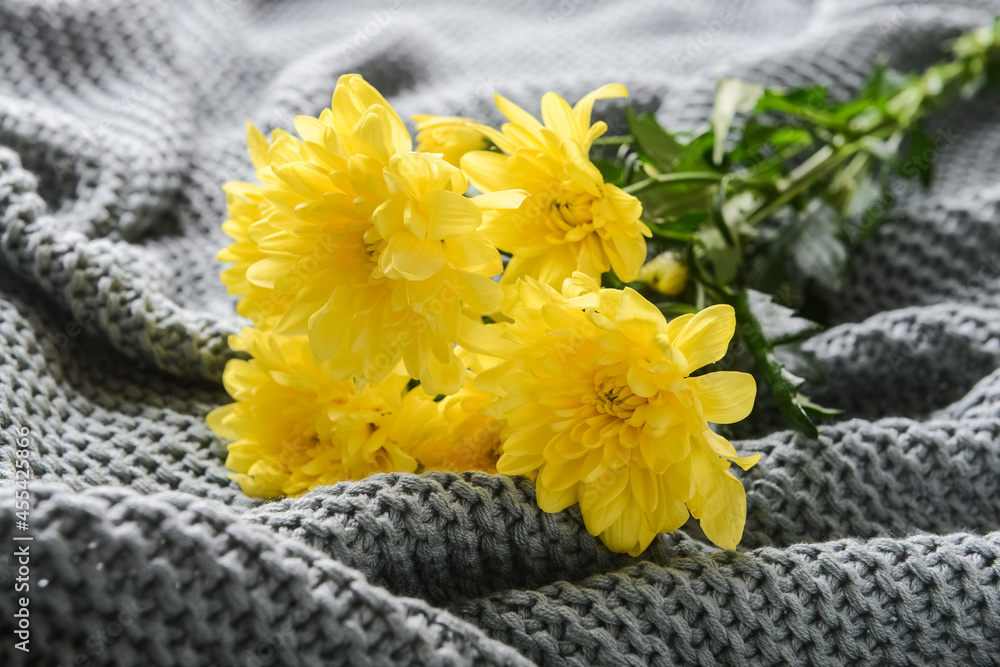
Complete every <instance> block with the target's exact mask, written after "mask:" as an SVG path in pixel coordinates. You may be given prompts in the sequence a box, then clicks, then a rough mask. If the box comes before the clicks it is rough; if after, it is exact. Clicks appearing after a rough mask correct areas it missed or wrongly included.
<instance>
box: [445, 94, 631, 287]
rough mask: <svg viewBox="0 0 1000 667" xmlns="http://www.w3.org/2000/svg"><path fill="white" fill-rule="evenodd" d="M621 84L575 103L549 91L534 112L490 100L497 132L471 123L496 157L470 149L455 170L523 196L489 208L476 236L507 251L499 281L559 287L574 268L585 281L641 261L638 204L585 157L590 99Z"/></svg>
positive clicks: (626, 274) (593, 133) (594, 131)
mask: <svg viewBox="0 0 1000 667" xmlns="http://www.w3.org/2000/svg"><path fill="white" fill-rule="evenodd" d="M627 95H628V91H627V90H626V89H625V87H624V86H621V85H618V84H608V85H606V86H602V87H601V88H599V89H597V90H595V91H594V92H592V93H590V94H588V95H586V96H585V97H584V98H583V99H582V100H580V101H579V102H578V103H577V105H576V106H575V107H572V108H571V107H570V106H569V104H568V103H567V102H566V101H565V100H564V99H563V98H561V97H559V96H558V95H556V94H555V93H547V94H546V95H545V96H544V97H543V98H542V118H543V119H544V121H545V123H544V124H542V123H540V122H538V120H536V119H535V118H534V117H533V116H532V115H531V114H529V113H528V112H526V111H524V110H523V109H521V108H520V107H518V106H516V105H514V104H513V103H511V102H510V101H509V100H507V99H505V98H503V97H501V96H500V95H497V96H496V103H497V106H498V107H499V108H500V111H501V112H502V113H503V114H504V115H505V116H506V117H507V118H508V119H509V120H510V122H509V123H507V124H505V125H504V126H503V128H502V131H497V130H495V129H493V128H490V127H486V126H483V125H480V126H478V128H479V130H480V132H482V133H483V134H484V135H485V136H486V138H488V139H489V140H490V141H492V142H493V143H494V144H496V145H497V147H498V148H500V150H502V151H503V154H501V153H496V152H492V151H473V152H470V153H466V154H465V155H464V156H463V157H462V169H463V170H464V171H465V173H466V174H468V176H469V180H471V181H472V184H473V185H474V186H476V188H478V189H479V190H480V191H481V192H495V191H499V190H504V189H507V188H519V189H522V190H525V191H527V192H528V195H529V196H528V198H527V199H526V200H525V201H524V203H523V204H522V205H521V206H520V207H519V208H518V209H517V210H508V211H500V212H497V213H494V214H490V215H489V216H488V217H487V219H486V222H485V224H484V225H483V230H482V231H483V234H484V235H485V236H486V237H487V238H488V239H489V240H490V241H492V242H493V243H494V244H495V245H496V246H497V247H498V248H500V250H502V251H504V252H507V253H509V254H510V255H511V256H512V259H511V261H510V263H509V264H508V265H507V268H506V270H505V272H504V277H503V283H504V284H508V285H513V284H515V283H516V281H517V280H518V279H519V278H524V277H527V276H530V277H532V278H536V279H537V280H540V281H541V282H543V283H546V284H548V285H551V286H553V287H556V288H559V287H561V286H562V282H563V280H565V279H566V278H569V277H570V276H571V275H572V274H573V273H574V272H575V271H580V272H583V273H585V274H587V275H588V276H591V277H592V278H598V277H599V276H600V275H601V273H603V272H605V271H607V270H608V269H609V268H613V269H614V271H615V273H616V274H617V275H618V277H619V278H621V279H622V280H625V281H630V280H634V279H635V277H636V274H637V273H638V272H639V267H640V266H642V263H643V262H644V261H645V260H646V240H645V237H648V236H650V235H651V233H650V231H649V228H648V227H647V226H646V225H645V224H644V223H643V222H642V221H641V220H640V219H639V217H640V215H641V214H642V206H641V204H640V203H639V200H638V199H636V198H635V197H633V196H632V195H630V194H628V193H626V192H624V191H623V190H622V189H621V188H618V187H616V186H614V185H612V184H610V183H605V182H604V179H603V177H602V176H601V172H600V171H599V170H598V169H597V167H595V166H594V164H593V163H592V162H591V161H590V159H589V157H588V154H589V152H590V145H591V143H592V142H593V141H594V139H596V138H597V137H599V136H601V135H602V134H604V132H605V131H607V125H606V124H605V123H603V122H598V123H595V124H593V125H591V124H590V115H591V110H592V109H593V107H594V102H595V101H597V100H599V99H605V98H611V97H624V96H627Z"/></svg>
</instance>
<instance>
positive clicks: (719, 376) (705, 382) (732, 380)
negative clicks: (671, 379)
mask: <svg viewBox="0 0 1000 667" xmlns="http://www.w3.org/2000/svg"><path fill="white" fill-rule="evenodd" d="M688 384H689V385H690V386H691V387H692V388H693V389H694V390H695V392H696V393H697V394H698V399H699V400H700V401H701V407H702V410H704V412H705V419H707V420H708V421H710V422H713V423H715V424H732V423H735V422H738V421H740V420H742V419H745V418H746V417H747V415H749V414H750V411H751V410H752V409H753V403H754V398H755V397H756V395H757V384H756V382H754V379H753V376H752V375H750V374H749V373H738V372H736V371H720V372H717V373H707V374H705V375H701V376H698V377H693V378H689V379H688Z"/></svg>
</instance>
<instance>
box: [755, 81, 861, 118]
mask: <svg viewBox="0 0 1000 667" xmlns="http://www.w3.org/2000/svg"><path fill="white" fill-rule="evenodd" d="M755 111H756V112H757V113H763V112H766V111H775V112H778V113H784V114H789V115H791V116H798V117H799V118H803V119H805V120H807V121H810V122H812V123H815V124H817V125H819V126H820V127H826V128H831V129H841V128H842V127H843V126H844V121H843V120H842V119H841V118H839V117H838V116H837V115H836V114H833V113H831V112H830V111H828V110H827V103H826V87H824V86H812V87H810V88H793V89H791V90H779V89H774V88H769V89H768V90H765V91H764V93H763V94H762V95H761V96H760V100H758V102H757V106H756V109H755Z"/></svg>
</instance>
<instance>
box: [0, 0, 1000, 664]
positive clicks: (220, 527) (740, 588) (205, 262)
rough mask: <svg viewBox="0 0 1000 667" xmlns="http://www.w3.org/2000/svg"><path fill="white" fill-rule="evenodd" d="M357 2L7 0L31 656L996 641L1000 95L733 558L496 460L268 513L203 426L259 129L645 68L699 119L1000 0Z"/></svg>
mask: <svg viewBox="0 0 1000 667" xmlns="http://www.w3.org/2000/svg"><path fill="white" fill-rule="evenodd" d="M338 5H339V3H330V2H321V1H320V0H316V1H313V2H309V1H306V0H299V1H295V2H265V1H264V0H203V1H202V2H195V1H194V0H185V1H181V0H177V1H176V2H171V3H166V2H160V3H157V2H146V3H143V2H139V0H75V1H68V0H0V72H2V76H0V491H2V492H0V539H2V540H3V547H2V554H0V589H2V592H0V663H2V664H4V665H74V666H82V665H103V664H114V665H260V666H263V665H319V664H346V665H365V664H399V665H408V664H422V665H424V664H425V665H446V664H447V665H462V664H489V665H528V664H544V665H589V664H601V665H647V664H652V665H669V664H699V665H713V664H778V663H799V664H802V663H808V664H824V665H826V664H893V665H902V664H976V665H996V664H1000V532H998V531H1000V371H997V370H996V369H997V368H998V367H1000V90H995V89H994V90H991V91H988V92H987V93H985V94H983V95H981V96H980V97H978V98H976V99H975V100H971V101H968V102H964V103H960V104H958V105H955V106H954V107H952V108H950V109H949V110H948V111H946V112H945V113H943V114H941V115H939V116H937V117H936V118H935V121H934V125H933V126H932V128H931V133H932V134H933V135H935V136H938V137H940V138H941V141H940V142H939V147H940V149H939V151H938V154H937V156H936V157H937V163H936V174H935V179H934V184H933V186H932V188H931V189H930V190H923V189H922V188H921V187H920V186H919V185H917V184H911V183H909V182H907V183H900V184H899V187H898V188H897V191H896V197H895V201H894V202H893V203H892V205H891V207H890V208H889V213H888V215H889V217H890V221H889V223H888V224H886V226H885V227H884V228H883V229H882V231H881V232H879V233H878V235H877V236H876V237H875V238H874V239H873V240H871V241H870V242H869V243H867V244H866V245H865V246H864V247H862V248H859V249H858V251H857V255H856V262H855V269H856V270H855V273H854V277H853V279H852V280H851V281H850V282H849V284H848V285H846V287H845V288H844V289H843V290H842V291H841V292H840V293H838V294H833V295H830V299H829V303H830V309H831V317H832V319H833V321H834V322H835V326H834V327H833V328H831V329H830V330H828V331H827V332H826V333H824V334H822V335H820V336H818V337H817V338H814V339H812V340H811V341H810V342H809V343H808V345H807V346H808V348H809V350H810V351H811V352H813V353H814V354H815V355H816V357H817V358H818V359H819V361H820V364H821V366H822V368H823V370H824V371H825V374H826V376H827V383H826V384H825V385H817V386H814V387H810V388H809V389H810V391H809V393H810V394H811V395H812V396H814V397H815V398H816V399H818V400H820V401H821V402H822V403H824V404H826V405H831V406H835V407H840V408H843V409H844V410H845V414H844V417H843V418H841V419H840V420H839V421H837V422H835V423H831V424H828V425H825V426H823V427H822V428H821V433H822V435H821V437H820V439H819V440H818V441H809V440H807V439H805V438H803V437H801V436H797V435H794V434H792V433H791V432H789V431H785V430H780V429H779V428H778V427H775V428H773V429H770V430H768V429H764V430H763V431H762V430H761V429H760V428H758V429H757V431H756V432H749V431H748V432H747V433H745V434H744V437H745V438H746V439H745V440H744V441H743V442H742V443H737V448H738V449H739V450H740V451H745V452H753V451H760V452H762V454H763V458H762V459H761V462H760V463H759V464H758V465H757V466H756V467H754V468H752V469H751V470H750V471H749V472H747V473H745V474H743V475H742V476H741V478H742V480H743V481H744V484H745V485H746V488H747V496H748V499H747V500H748V515H747V522H746V533H745V535H744V539H743V542H742V545H741V547H740V550H739V551H738V552H722V551H719V550H718V549H717V548H715V547H713V546H712V545H711V544H710V543H708V542H707V540H705V538H704V536H703V535H701V534H700V533H699V532H698V529H697V528H696V527H691V526H689V527H687V528H685V529H682V530H681V531H678V532H677V533H674V534H670V535H664V536H661V537H659V538H657V540H656V541H654V543H653V545H652V546H651V547H650V549H649V550H648V551H647V552H646V553H645V554H643V555H642V556H641V557H639V558H629V557H627V556H622V555H616V554H612V553H610V552H608V551H607V550H606V549H605V548H604V547H603V546H601V545H600V543H599V542H598V541H597V540H596V539H595V538H593V537H591V536H590V535H588V534H587V532H586V531H585V530H584V528H583V524H582V521H581V519H580V516H579V513H578V512H577V510H576V509H575V508H571V509H569V510H567V511H564V512H562V513H559V514H544V513H542V512H540V511H539V510H538V508H537V507H536V505H535V502H534V497H533V488H532V485H531V483H530V482H528V481H526V480H524V479H518V478H508V477H504V476H499V475H498V476H490V475H486V474H482V473H466V474H461V475H452V474H443V473H428V474H424V475H402V474H400V475H376V476H374V477H371V478H369V479H366V480H364V481H361V482H354V483H342V484H338V485H336V486H333V487H327V488H322V489H319V490H317V491H315V492H312V493H310V494H307V495H305V496H304V497H301V498H298V499H292V500H285V501H280V502H273V503H267V504H263V505H261V504H255V503H253V502H251V501H250V500H249V499H248V498H246V497H245V496H243V495H242V494H241V492H240V490H239V488H238V486H237V485H236V484H235V483H234V482H231V481H230V480H229V479H228V478H227V476H226V475H227V470H226V469H225V467H224V465H223V461H224V458H225V443H224V442H222V441H220V439H219V438H218V437H217V436H215V435H214V434H213V433H212V432H211V431H210V430H209V429H208V427H207V426H206V425H205V421H204V420H205V415H206V414H207V413H208V412H209V411H210V410H211V409H212V408H214V407H216V406H218V405H221V404H223V403H225V402H228V397H227V396H226V395H225V392H224V391H223V390H222V388H221V385H220V383H219V378H220V375H221V371H222V368H223V366H224V365H225V363H226V361H227V360H228V359H230V358H231V357H232V356H233V353H231V352H230V351H229V349H228V347H227V344H226V337H227V335H228V334H230V333H232V332H233V331H235V330H236V329H237V328H238V327H239V326H240V322H239V320H238V319H237V316H236V315H235V311H234V304H233V302H232V300H231V299H230V298H229V297H228V296H227V295H226V293H225V290H224V289H223V287H222V286H221V284H220V283H219V280H218V274H219V272H220V266H219V265H218V264H217V263H216V262H215V260H214V254H215V252H216V251H217V250H218V249H219V248H221V247H223V246H224V245H226V244H227V243H228V241H227V239H226V237H224V235H223V234H222V232H221V230H220V224H221V222H222V220H223V217H224V210H225V205H224V199H223V194H222V191H221V189H220V185H221V184H222V183H223V182H225V181H229V180H246V179H249V178H251V177H252V167H251V165H250V162H249V159H248V158H247V155H246V151H245V142H244V122H245V121H246V120H247V119H250V120H252V121H253V122H254V123H256V124H257V125H258V126H259V127H261V128H262V129H264V130H265V131H267V130H270V129H271V128H273V127H276V126H282V127H291V121H292V118H293V117H294V116H295V115H296V114H300V113H302V114H314V115H315V114H317V113H318V112H319V111H320V110H321V109H322V108H323V107H324V106H326V105H328V104H329V102H330V96H331V93H332V91H333V87H334V84H335V82H336V80H337V77H338V76H339V75H341V74H343V73H345V72H358V73H360V74H362V75H363V76H364V77H365V78H366V79H367V80H368V81H370V82H371V83H373V85H375V86H376V87H377V88H379V89H380V90H381V91H382V92H383V93H384V94H385V95H386V96H387V97H388V98H389V99H390V100H391V101H392V102H393V104H394V105H395V106H396V108H397V109H398V110H399V112H400V114H401V115H402V116H403V117H404V118H405V117H408V116H409V115H410V114H413V113H421V112H423V113H448V114H461V115H471V116H479V117H482V118H487V119H493V120H495V119H497V114H496V111H495V108H494V107H493V105H492V100H491V97H492V93H493V91H502V92H503V94H504V95H505V96H507V97H509V98H511V99H512V100H514V101H515V102H517V103H519V104H522V105H524V106H526V107H528V108H534V109H537V104H538V100H539V99H540V97H541V95H542V93H543V92H545V91H547V90H556V91H558V92H560V93H561V94H563V95H564V96H565V97H567V98H568V99H571V100H573V99H576V98H578V97H579V96H581V95H582V94H583V93H585V92H587V91H590V90H592V89H594V88H596V87H597V86H598V85H600V84H603V83H606V82H609V81H618V82H621V83H623V84H625V85H626V86H628V88H629V90H630V91H631V94H632V95H631V97H632V100H633V103H635V104H636V105H638V106H640V107H642V108H646V109H652V110H655V111H656V112H657V113H658V114H659V115H660V117H661V119H662V120H664V121H665V122H666V123H668V124H669V125H671V126H674V127H682V128H683V127H693V126H696V125H699V124H701V123H704V122H705V120H706V117H707V115H708V111H709V108H710V104H711V101H712V97H713V90H714V80H715V79H716V78H717V77H720V76H733V77H739V78H744V79H749V80H752V81H757V82H760V83H764V84H768V85H805V84H811V83H821V84H828V85H829V86H830V90H831V94H832V95H834V96H840V97H843V96H845V95H848V94H850V93H852V92H854V91H856V90H858V89H859V87H860V86H861V85H862V84H863V82H864V80H865V78H866V77H867V75H868V74H869V73H870V71H871V69H872V65H873V63H874V62H875V61H876V59H877V57H878V55H879V54H880V53H884V54H887V55H888V56H889V57H890V61H891V63H892V64H893V65H894V66H896V67H898V68H903V69H917V68H922V67H924V66H926V65H928V64H930V63H931V62H933V61H935V60H936V59H939V58H941V57H943V56H944V55H945V51H944V49H943V47H942V43H943V42H944V41H945V40H946V39H948V38H950V37H953V36H955V35H957V34H958V33H959V32H960V31H962V30H964V29H968V28H970V27H974V26H976V25H980V24H985V23H987V22H989V21H990V20H991V18H992V16H993V15H995V14H998V13H1000V2H996V1H985V0H984V1H981V2H969V3H960V2H932V1H930V0H927V1H920V0H918V1H916V2H908V3H904V4H898V5H897V4H894V3H892V2H888V1H878V0H847V1H845V0H814V1H813V2H793V1H792V0H772V1H770V2H766V3H765V2H749V0H730V1H728V2H727V1H719V2H698V3H694V2H690V3H688V2H685V3H681V2H674V3H664V2H652V1H650V2H646V3H643V2H620V3H602V4H591V3H586V2H582V1H581V0H561V1H559V2H555V1H553V2H525V3H518V4H517V5H516V6H515V5H514V4H513V3H511V4H510V5H506V4H501V3H496V2H494V3H475V4H470V3H461V4H460V3H454V4H453V3H445V2H440V3H421V4H420V5H411V4H409V3H404V2H401V0H374V1H373V2H369V3H354V4H352V5H350V6H349V7H345V6H338ZM601 112H603V113H604V114H605V115H606V117H607V119H608V120H609V122H611V123H614V122H616V119H617V122H620V118H619V117H618V116H616V115H615V114H614V113H613V109H612V105H605V106H602V107H601ZM614 131H615V128H614V127H612V133H614ZM29 472H30V475H28V474H27V473H29ZM26 477H30V480H26V479H25V478H26ZM25 490H27V491H28V493H25V492H24V491H25ZM21 648H27V649H29V650H30V652H24V651H23V650H20V649H21Z"/></svg>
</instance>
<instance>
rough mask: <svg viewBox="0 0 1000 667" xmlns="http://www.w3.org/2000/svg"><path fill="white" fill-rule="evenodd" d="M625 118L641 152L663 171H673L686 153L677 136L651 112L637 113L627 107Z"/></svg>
mask: <svg viewBox="0 0 1000 667" xmlns="http://www.w3.org/2000/svg"><path fill="white" fill-rule="evenodd" d="M625 118H626V119H627V120H628V127H629V131H631V132H632V136H634V137H635V141H636V144H637V145H638V148H639V153H640V154H642V156H643V157H645V158H646V159H647V160H648V161H649V162H650V163H651V164H652V165H653V166H654V167H656V169H657V170H659V171H660V172H661V173H668V172H670V171H672V170H673V169H674V167H676V166H677V163H678V162H679V161H680V159H681V156H682V154H683V153H684V146H683V145H682V144H681V143H680V142H679V141H678V140H677V138H676V137H674V135H672V134H671V133H670V132H668V131H667V130H665V129H664V128H663V126H662V125H660V123H659V121H658V120H656V116H654V115H653V114H651V113H641V114H636V113H635V112H634V111H633V110H632V107H626V109H625Z"/></svg>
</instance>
